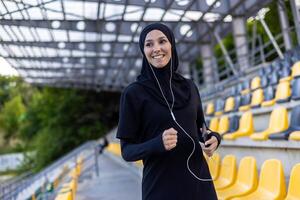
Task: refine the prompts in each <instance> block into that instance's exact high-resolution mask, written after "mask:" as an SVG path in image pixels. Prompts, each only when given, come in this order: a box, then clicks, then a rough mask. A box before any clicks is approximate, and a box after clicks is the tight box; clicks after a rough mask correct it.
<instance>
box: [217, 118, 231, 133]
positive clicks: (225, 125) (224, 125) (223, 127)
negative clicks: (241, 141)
mask: <svg viewBox="0 0 300 200" xmlns="http://www.w3.org/2000/svg"><path fill="white" fill-rule="evenodd" d="M228 130H229V118H228V116H223V117H221V118H220V121H219V126H218V131H217V132H218V133H220V134H221V135H223V134H224V133H227V131H228Z"/></svg>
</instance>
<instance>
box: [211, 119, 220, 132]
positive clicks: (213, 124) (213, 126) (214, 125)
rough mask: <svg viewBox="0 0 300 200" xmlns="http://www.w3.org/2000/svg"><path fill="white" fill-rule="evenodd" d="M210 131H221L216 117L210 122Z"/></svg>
mask: <svg viewBox="0 0 300 200" xmlns="http://www.w3.org/2000/svg"><path fill="white" fill-rule="evenodd" d="M209 129H210V130H212V131H218V129H219V119H218V118H217V117H214V118H212V119H211V120H210V123H209Z"/></svg>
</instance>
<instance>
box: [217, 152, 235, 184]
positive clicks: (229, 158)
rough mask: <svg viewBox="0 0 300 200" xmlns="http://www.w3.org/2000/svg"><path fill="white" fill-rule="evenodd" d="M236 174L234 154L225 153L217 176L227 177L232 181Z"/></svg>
mask: <svg viewBox="0 0 300 200" xmlns="http://www.w3.org/2000/svg"><path fill="white" fill-rule="evenodd" d="M236 174H237V167H236V157H235V156H234V155H226V156H225V157H224V158H223V160H222V165H221V168H220V173H219V177H222V178H225V179H227V180H228V181H229V182H230V183H233V182H234V180H235V178H236Z"/></svg>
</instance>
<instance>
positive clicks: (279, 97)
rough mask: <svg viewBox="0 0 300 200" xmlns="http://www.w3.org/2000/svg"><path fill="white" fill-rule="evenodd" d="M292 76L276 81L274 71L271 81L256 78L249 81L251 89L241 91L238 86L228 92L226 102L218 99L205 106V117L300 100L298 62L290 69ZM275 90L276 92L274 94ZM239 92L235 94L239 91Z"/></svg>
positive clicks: (265, 78) (299, 65)
mask: <svg viewBox="0 0 300 200" xmlns="http://www.w3.org/2000/svg"><path fill="white" fill-rule="evenodd" d="M292 71H293V73H292V75H291V76H290V75H289V74H286V75H287V76H285V77H283V78H282V79H280V81H278V78H276V77H277V76H275V75H276V73H277V72H276V71H275V72H274V73H273V74H272V75H271V79H270V80H271V81H268V80H269V78H268V77H267V75H265V76H262V77H260V76H256V77H254V78H253V79H252V80H251V87H248V88H244V89H243V90H241V89H242V87H241V85H240V84H239V85H238V86H237V88H240V89H235V87H233V88H234V90H232V91H231V92H228V93H227V94H228V95H225V96H226V100H224V99H222V98H220V99H217V100H216V101H214V102H209V103H208V104H207V105H206V109H205V110H206V115H208V116H213V115H215V116H220V115H221V114H222V113H229V112H235V111H238V110H239V111H246V110H249V109H250V108H259V107H267V106H273V105H274V104H275V103H284V102H287V101H290V100H291V99H292V100H299V99H300V62H297V63H295V64H294V66H293V67H292ZM246 83H247V82H246ZM239 86H240V87H239ZM275 89H276V92H275ZM239 90H240V92H236V91H239Z"/></svg>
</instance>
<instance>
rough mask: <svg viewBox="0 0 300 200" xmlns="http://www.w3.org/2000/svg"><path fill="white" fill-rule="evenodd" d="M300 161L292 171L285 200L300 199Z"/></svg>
mask: <svg viewBox="0 0 300 200" xmlns="http://www.w3.org/2000/svg"><path fill="white" fill-rule="evenodd" d="M299 186H300V163H298V164H296V165H295V166H294V167H293V169H292V172H291V175H290V181H289V189H288V193H287V196H286V198H285V200H299V199H300V190H299Z"/></svg>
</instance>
